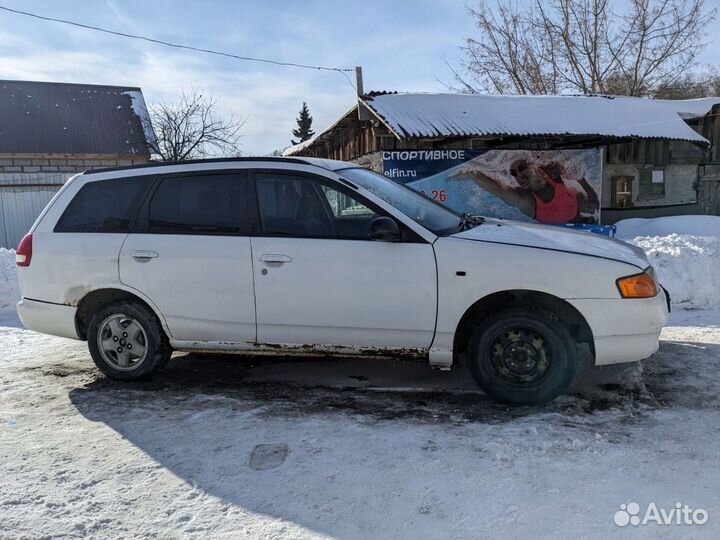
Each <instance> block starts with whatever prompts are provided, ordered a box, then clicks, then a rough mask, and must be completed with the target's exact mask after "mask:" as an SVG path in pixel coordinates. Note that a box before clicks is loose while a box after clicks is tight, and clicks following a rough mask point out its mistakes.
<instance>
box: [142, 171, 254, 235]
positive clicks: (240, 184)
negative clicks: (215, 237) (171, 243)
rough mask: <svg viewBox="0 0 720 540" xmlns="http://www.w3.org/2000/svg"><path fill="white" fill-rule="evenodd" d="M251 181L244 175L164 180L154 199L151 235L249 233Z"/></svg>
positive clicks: (150, 211)
mask: <svg viewBox="0 0 720 540" xmlns="http://www.w3.org/2000/svg"><path fill="white" fill-rule="evenodd" d="M247 221H248V207H247V180H246V178H245V176H243V175H242V174H215V175H193V176H176V177H167V178H164V179H163V180H162V181H161V182H160V185H159V186H158V188H157V190H156V191H155V194H154V195H153V196H152V199H151V200H150V207H149V211H148V223H147V232H150V233H164V234H229V235H232V234H246V233H247Z"/></svg>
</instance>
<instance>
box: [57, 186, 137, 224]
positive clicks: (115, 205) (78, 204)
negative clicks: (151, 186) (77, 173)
mask: <svg viewBox="0 0 720 540" xmlns="http://www.w3.org/2000/svg"><path fill="white" fill-rule="evenodd" d="M149 181H150V178H149V177H147V176H138V177H133V178H118V179H117V180H101V181H99V182H90V183H88V184H85V185H84V186H83V187H82V188H81V189H80V191H78V193H77V195H75V198H74V199H73V200H72V201H71V202H70V204H69V205H68V207H67V208H66V209H65V212H63V215H62V216H60V219H59V220H58V222H57V225H56V226H55V232H103V233H126V232H128V230H129V229H130V224H131V223H132V220H133V218H134V216H135V213H136V211H137V207H138V203H139V201H140V198H141V197H142V195H143V192H144V190H145V188H146V187H147V185H148V182H149Z"/></svg>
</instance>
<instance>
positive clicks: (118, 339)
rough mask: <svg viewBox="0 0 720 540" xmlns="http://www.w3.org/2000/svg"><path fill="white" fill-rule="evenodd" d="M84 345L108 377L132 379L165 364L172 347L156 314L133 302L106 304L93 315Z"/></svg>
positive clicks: (147, 375) (143, 376) (146, 375)
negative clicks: (86, 345)
mask: <svg viewBox="0 0 720 540" xmlns="http://www.w3.org/2000/svg"><path fill="white" fill-rule="evenodd" d="M88 348H89V349H90V355H91V356H92V358H93V361H94V362H95V365H96V366H97V367H98V369H99V370H100V371H102V372H103V373H104V374H105V375H107V376H108V377H110V378H112V379H118V380H124V381H132V380H137V379H142V378H146V377H149V376H150V375H152V374H153V373H155V372H156V371H158V370H159V369H162V368H163V367H165V365H166V364H167V363H168V361H169V360H170V355H171V354H172V349H171V348H170V345H169V344H168V340H167V337H166V336H165V333H164V332H163V329H162V327H161V326H160V322H159V321H158V320H157V317H155V315H154V314H153V313H152V312H151V311H150V310H149V309H147V308H146V307H145V306H143V305H141V304H139V303H135V302H127V301H125V302H117V303H114V304H109V305H107V306H104V307H103V308H102V309H100V310H99V311H98V312H97V313H95V314H94V315H93V317H92V318H91V320H90V325H89V327H88Z"/></svg>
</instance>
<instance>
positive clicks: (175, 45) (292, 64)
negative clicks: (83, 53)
mask: <svg viewBox="0 0 720 540" xmlns="http://www.w3.org/2000/svg"><path fill="white" fill-rule="evenodd" d="M0 9H1V10H3V11H8V12H10V13H15V14H18V15H25V16H27V17H33V18H35V19H40V20H43V21H50V22H56V23H62V24H68V25H70V26H75V27H78V28H85V29H86V30H95V31H97V32H104V33H106V34H112V35H114V36H120V37H125V38H130V39H139V40H142V41H147V42H150V43H155V44H157V45H165V46H166V47H173V48H175V49H185V50H188V51H195V52H202V53H207V54H214V55H217V56H225V57H227V58H234V59H235V60H244V61H247V62H261V63H263V64H274V65H276V66H286V67H296V68H303V69H315V70H322V71H337V72H339V73H341V74H342V75H344V76H345V78H346V79H347V80H348V82H349V83H350V86H352V87H353V88H354V87H355V86H354V85H353V84H352V81H350V79H349V78H348V76H347V75H346V74H345V72H347V71H355V69H353V68H340V67H330V66H314V65H311V64H298V63H295V62H280V61H278V60H268V59H267V58H254V57H251V56H240V55H238V54H232V53H228V52H222V51H214V50H212V49H205V48H202V47H193V46H191V45H181V44H179V43H171V42H169V41H163V40H161V39H155V38H151V37H147V36H140V35H136V34H127V33H125V32H118V31H115V30H108V29H107V28H101V27H99V26H93V25H90V24H82V23H79V22H75V21H68V20H66V19H57V18H55V17H46V16H44V15H38V14H37V13H30V12H29V11H21V10H19V9H12V8H9V7H6V6H0Z"/></svg>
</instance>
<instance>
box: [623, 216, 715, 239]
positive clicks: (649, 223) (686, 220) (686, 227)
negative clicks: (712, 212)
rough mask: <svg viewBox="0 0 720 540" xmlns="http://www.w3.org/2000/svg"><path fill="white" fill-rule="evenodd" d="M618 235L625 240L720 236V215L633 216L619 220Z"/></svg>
mask: <svg viewBox="0 0 720 540" xmlns="http://www.w3.org/2000/svg"><path fill="white" fill-rule="evenodd" d="M615 226H616V227H617V233H616V236H617V237H618V238H621V239H623V240H629V239H632V238H637V237H638V236H668V235H670V234H692V235H693V236H720V216H669V217H662V218H655V219H644V218H633V219H623V220H622V221H618V222H617V223H616V224H615Z"/></svg>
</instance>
